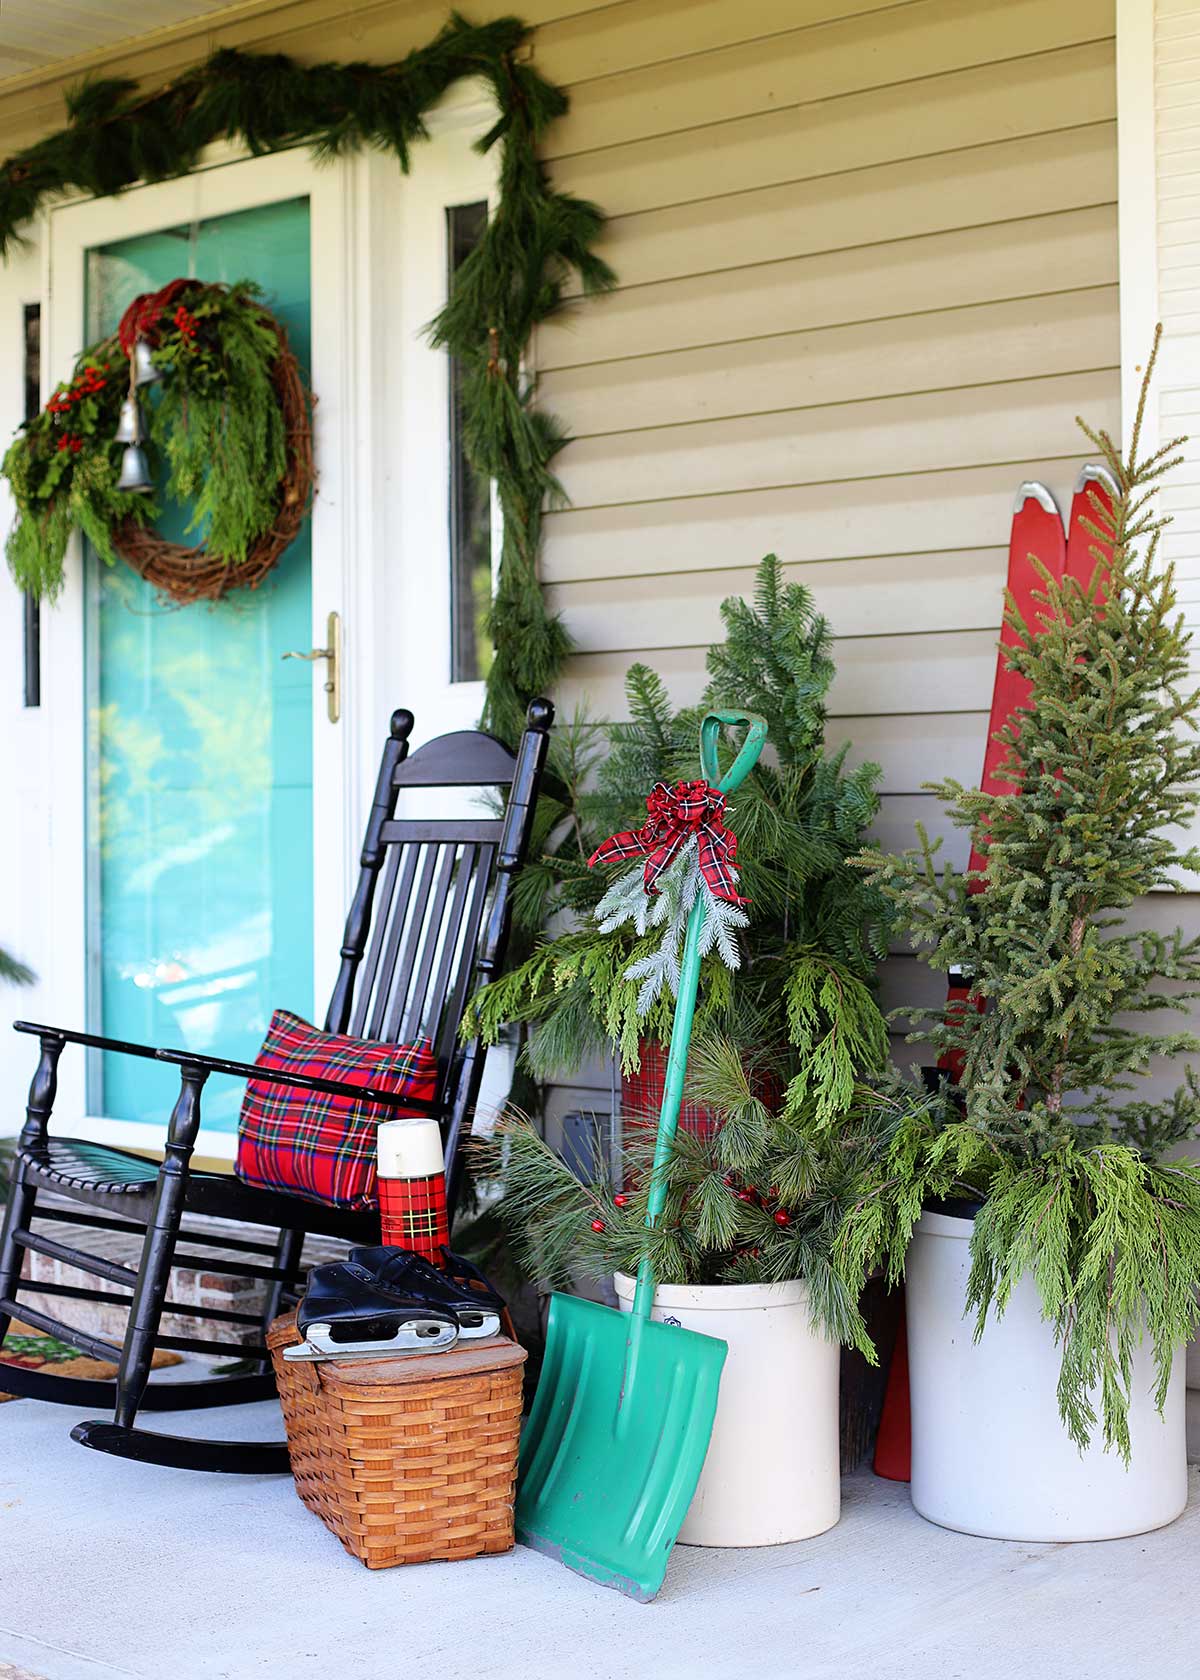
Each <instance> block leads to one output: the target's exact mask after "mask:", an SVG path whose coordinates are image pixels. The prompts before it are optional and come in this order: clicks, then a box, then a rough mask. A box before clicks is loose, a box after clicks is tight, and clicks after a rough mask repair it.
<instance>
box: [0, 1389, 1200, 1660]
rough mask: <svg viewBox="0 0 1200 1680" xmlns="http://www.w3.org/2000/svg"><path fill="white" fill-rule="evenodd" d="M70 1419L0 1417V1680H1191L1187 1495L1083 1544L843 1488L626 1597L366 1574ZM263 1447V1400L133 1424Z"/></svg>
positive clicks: (1197, 1488)
mask: <svg viewBox="0 0 1200 1680" xmlns="http://www.w3.org/2000/svg"><path fill="white" fill-rule="evenodd" d="M84 1415H86V1414H84V1413H76V1412H73V1411H70V1410H69V1409H67V1408H66V1407H58V1406H48V1405H42V1404H39V1403H37V1402H35V1401H32V1400H14V1401H10V1402H8V1403H6V1404H2V1405H0V1676H2V1677H4V1680H25V1677H27V1676H33V1677H38V1680H43V1677H44V1680H116V1677H121V1680H125V1677H128V1676H134V1677H136V1680H277V1677H278V1680H284V1677H287V1680H331V1677H336V1680H530V1677H532V1680H543V1677H545V1680H627V1677H628V1680H633V1677H634V1676H636V1677H638V1680H676V1677H679V1680H698V1677H704V1680H741V1677H742V1676H749V1675H757V1676H761V1677H764V1680H774V1677H777V1676H779V1677H783V1676H793V1675H795V1676H804V1680H833V1677H834V1676H837V1677H839V1680H858V1677H859V1676H862V1677H866V1676H876V1675H878V1676H882V1677H884V1680H908V1677H910V1676H911V1677H913V1680H918V1677H919V1680H955V1677H957V1676H963V1677H964V1680H966V1677H969V1680H1025V1677H1027V1676H1028V1677H1030V1680H1032V1677H1035V1676H1036V1677H1038V1680H1041V1677H1042V1676H1044V1675H1046V1674H1048V1673H1050V1674H1053V1673H1058V1674H1060V1675H1062V1676H1063V1677H1064V1680H1075V1677H1076V1676H1083V1675H1087V1676H1088V1677H1089V1680H1110V1677H1111V1680H1118V1677H1120V1680H1143V1677H1145V1680H1150V1677H1153V1680H1184V1677H1185V1676H1187V1677H1189V1680H1190V1677H1191V1676H1194V1675H1195V1674H1196V1671H1197V1656H1196V1651H1197V1639H1196V1632H1195V1622H1194V1617H1193V1615H1192V1611H1191V1606H1192V1604H1193V1602H1194V1582H1195V1578H1196V1560H1197V1557H1198V1556H1200V1481H1198V1480H1197V1472H1196V1471H1195V1470H1193V1471H1192V1478H1193V1482H1192V1498H1191V1503H1190V1505H1189V1507H1188V1510H1187V1512H1186V1513H1185V1514H1184V1516H1183V1517H1182V1518H1180V1520H1179V1521H1178V1522H1177V1523H1175V1524H1173V1525H1172V1526H1171V1527H1170V1528H1166V1529H1163V1530H1160V1531H1159V1532H1158V1533H1155V1534H1148V1535H1144V1536H1141V1537H1140V1538H1138V1539H1134V1540H1124V1541H1110V1542H1107V1543H1105V1544H1096V1545H1076V1546H1062V1545H1015V1544H1005V1543H1002V1542H998V1541H990V1540H975V1539H970V1538H968V1537H966V1536H963V1535H959V1534H952V1533H949V1532H947V1531H945V1530H943V1529H939V1528H935V1527H933V1526H932V1525H930V1524H929V1523H926V1522H924V1521H923V1520H922V1519H921V1518H920V1517H918V1516H917V1515H916V1514H915V1513H914V1512H913V1510H912V1508H911V1506H910V1505H909V1501H908V1492H907V1489H906V1488H904V1487H899V1486H896V1485H895V1484H891V1483H886V1482H881V1481H878V1480H876V1479H875V1478H874V1477H873V1476H871V1475H869V1474H859V1475H856V1476H853V1477H850V1478H848V1479H847V1481H846V1483H845V1485H844V1502H843V1516H842V1521H841V1523H840V1524H839V1525H838V1526H837V1527H836V1528H835V1529H833V1530H832V1531H831V1532H829V1533H828V1534H825V1535H822V1536H821V1537H820V1538H818V1539H816V1540H810V1541H805V1542H802V1543H800V1544H797V1545H791V1546H780V1547H771V1548H769V1549H764V1550H756V1551H708V1550H699V1549H695V1548H691V1547H680V1548H677V1549H676V1551H675V1553H674V1556H673V1559H672V1563H671V1568H670V1571H669V1573H668V1576H667V1582H666V1586H665V1587H664V1589H663V1592H662V1594H661V1595H660V1597H659V1599H658V1600H657V1602H656V1603H654V1604H652V1605H638V1604H632V1603H630V1602H629V1601H628V1600H626V1599H624V1598H622V1597H620V1596H619V1595H618V1594H616V1593H613V1592H609V1591H605V1590H603V1589H601V1588H598V1587H593V1586H592V1585H591V1584H590V1583H589V1582H587V1581H584V1580H582V1579H581V1578H580V1577H578V1576H576V1575H572V1574H570V1573H569V1572H568V1571H567V1570H565V1569H563V1568H561V1567H560V1566H558V1565H556V1564H554V1563H552V1562H550V1561H549V1560H548V1559H545V1558H542V1557H539V1556H537V1555H536V1554H534V1553H532V1552H528V1551H525V1550H524V1549H523V1548H518V1549H517V1550H516V1551H515V1552H512V1553H510V1554H509V1555H508V1556H506V1557H500V1558H489V1559H480V1560H477V1561H473V1562H468V1563H458V1564H426V1565H422V1566H417V1567H412V1568H406V1569H393V1570H388V1571H380V1572H373V1573H372V1572H368V1571H367V1570H365V1569H364V1568H363V1567H362V1566H361V1565H360V1564H359V1563H357V1562H356V1561H355V1560H354V1559H353V1558H351V1557H349V1556H348V1555H347V1554H346V1553H345V1552H343V1551H342V1549H341V1547H340V1545H339V1544H338V1543H337V1541H336V1540H335V1539H334V1538H333V1537H332V1535H330V1534H328V1533H327V1532H326V1530H325V1529H324V1528H323V1526H322V1525H321V1523H320V1522H319V1521H318V1520H317V1519H316V1518H315V1517H314V1516H312V1515H311V1514H310V1513H309V1512H308V1511H307V1510H306V1509H305V1508H304V1507H303V1506H302V1505H301V1504H300V1502H299V1500H298V1499H297V1498H296V1496H295V1493H294V1492H293V1489H292V1484H291V1481H290V1479H289V1478H283V1477H236V1476H202V1475H188V1474H185V1473H184V1472H181V1471H173V1470H160V1469H156V1468H153V1467H150V1466H139V1465H133V1464H127V1463H123V1462H121V1461H119V1460H116V1459H107V1458H104V1457H102V1456H101V1455H99V1454H97V1453H89V1452H87V1451H85V1450H84V1449H83V1448H82V1447H78V1446H76V1445H75V1444H74V1443H73V1442H71V1441H70V1440H69V1439H68V1431H69V1430H70V1428H71V1426H72V1425H73V1424H74V1423H75V1422H77V1421H78V1420H79V1418H80V1417H82V1416H84ZM149 1421H150V1422H151V1424H152V1426H153V1427H156V1428H163V1427H172V1428H175V1429H178V1431H179V1432H180V1433H185V1432H186V1433H192V1434H198V1433H202V1432H206V1433H210V1434H215V1435H221V1436H226V1437H233V1436H246V1437H250V1436H259V1437H267V1436H270V1435H275V1434H279V1433H282V1431H281V1426H280V1422H279V1416H278V1409H277V1407H275V1406H274V1405H273V1404H262V1405H256V1406H246V1407H240V1408H237V1409H236V1410H235V1409H233V1408H231V1409H229V1410H228V1411H225V1412H215V1413H214V1412H208V1413H199V1414H189V1413H183V1412H181V1413H176V1414H173V1415H168V1416H167V1417H164V1415H163V1414H158V1415H157V1418H155V1416H154V1415H151V1416H150V1418H149Z"/></svg>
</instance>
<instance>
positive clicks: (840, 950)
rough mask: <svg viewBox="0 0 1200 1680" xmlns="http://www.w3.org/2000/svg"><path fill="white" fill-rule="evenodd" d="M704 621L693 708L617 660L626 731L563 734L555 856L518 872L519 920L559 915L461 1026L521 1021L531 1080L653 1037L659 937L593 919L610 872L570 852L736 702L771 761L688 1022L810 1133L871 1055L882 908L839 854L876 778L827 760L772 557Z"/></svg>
mask: <svg viewBox="0 0 1200 1680" xmlns="http://www.w3.org/2000/svg"><path fill="white" fill-rule="evenodd" d="M721 615H722V621H723V623H724V627H725V637H724V640H723V641H721V642H719V643H717V644H715V645H714V646H713V647H711V648H710V649H709V652H708V671H709V677H710V681H709V685H708V688H707V690H706V692H705V694H704V695H703V696H702V698H701V701H700V704H699V705H698V706H697V707H692V708H687V709H685V710H682V711H677V710H676V708H675V707H674V706H673V705H672V703H671V701H670V698H669V696H668V695H667V692H666V689H665V688H664V686H663V684H662V681H661V679H660V678H659V677H658V676H657V675H656V674H655V673H654V672H653V671H651V670H649V669H648V668H647V667H646V666H645V665H634V666H633V667H631V669H630V671H629V673H628V676H627V679H626V693H627V696H628V700H629V709H630V713H631V721H630V722H629V723H622V724H616V725H613V726H611V728H610V729H609V730H607V731H600V730H599V728H598V726H596V725H594V724H589V723H588V722H587V721H586V720H585V719H580V718H577V719H576V720H575V722H574V723H573V724H572V725H569V726H568V727H567V729H565V730H564V731H563V735H564V748H565V756H566V759H567V760H568V762H569V765H570V768H569V772H568V774H567V777H566V783H567V785H568V787H569V788H570V789H571V797H570V799H569V802H564V803H561V804H559V805H558V806H556V807H555V809H554V810H553V811H552V812H549V813H548V814H547V819H546V820H547V824H548V825H549V826H548V827H547V829H546V830H544V833H545V835H546V840H547V842H548V843H549V845H550V846H551V847H553V849H552V850H546V851H544V852H543V856H542V858H541V860H540V861H536V860H535V861H534V862H532V863H531V864H530V865H529V866H528V867H527V868H526V870H525V871H523V872H522V879H521V881H520V882H519V883H518V898H517V906H518V911H519V914H520V915H521V917H522V918H523V920H524V922H525V925H526V926H527V927H531V928H539V927H541V928H544V927H545V926H546V924H547V921H548V920H550V919H551V918H553V917H554V916H555V915H556V914H557V913H558V912H566V913H567V914H568V915H569V916H570V918H571V919H572V922H573V923H574V924H575V925H573V926H571V927H570V928H568V930H567V931H565V932H563V931H559V932H558V933H557V936H554V935H547V934H543V936H542V939H541V942H540V943H539V945H538V946H537V948H536V949H535V950H534V951H533V953H532V954H531V955H530V956H529V957H528V958H527V959H526V961H525V962H523V963H521V964H519V965H518V966H517V967H515V968H514V969H513V970H512V972H510V973H509V974H507V975H505V976H503V977H502V978H501V979H500V980H498V981H495V982H493V984H492V985H490V986H487V987H484V988H483V989H482V990H481V991H480V992H479V993H478V994H477V995H476V997H475V999H474V1001H473V1003H472V1006H471V1009H470V1012H469V1020H468V1022H467V1023H466V1024H465V1026H464V1032H466V1033H473V1032H475V1031H479V1032H480V1033H481V1034H482V1035H483V1037H484V1039H485V1041H487V1042H491V1041H493V1040H494V1039H495V1038H496V1036H497V1035H498V1034H499V1032H500V1029H501V1028H502V1027H503V1026H504V1024H505V1023H506V1022H519V1023H526V1024H528V1025H529V1026H530V1027H531V1029H532V1030H531V1032H530V1033H529V1036H528V1039H527V1042H526V1046H525V1050H524V1058H525V1061H526V1064H527V1066H528V1069H529V1071H531V1072H532V1073H533V1075H534V1077H535V1078H537V1079H542V1080H545V1079H552V1078H555V1077H562V1076H564V1075H567V1074H569V1073H570V1072H572V1071H574V1069H576V1068H577V1067H578V1066H579V1065H580V1063H581V1062H582V1061H584V1060H585V1059H586V1058H587V1057H588V1056H589V1055H592V1054H596V1053H601V1054H602V1053H605V1052H607V1051H608V1050H610V1049H611V1048H614V1047H615V1049H616V1050H617V1052H618V1054H619V1056H620V1058H621V1062H622V1065H623V1067H624V1069H625V1070H626V1071H627V1072H628V1071H633V1070H635V1069H636V1068H637V1067H638V1065H639V1045H640V1042H641V1040H642V1039H643V1037H645V1038H650V1039H656V1040H658V1041H659V1042H660V1043H665V1042H666V1041H667V1039H668V1038H669V1035H670V1021H671V1013H672V1006H673V999H672V997H671V995H670V989H669V987H666V988H664V989H662V990H660V991H657V992H656V994H655V996H654V997H653V999H650V1000H643V999H642V998H641V996H640V994H641V990H642V978H641V974H640V972H639V965H641V964H643V963H645V962H646V961H647V960H648V959H653V958H654V957H655V955H656V953H658V951H659V949H660V946H661V938H662V936H661V932H660V931H659V930H658V929H655V928H647V929H646V930H645V931H644V932H639V930H638V926H637V924H636V923H634V922H626V923H624V924H623V925H621V926H619V927H617V928H615V929H614V930H613V931H611V932H605V931H603V930H602V929H601V928H600V927H599V926H597V925H596V923H595V921H594V913H595V910H596V907H597V904H598V902H599V901H600V900H601V898H602V897H603V896H604V895H605V893H606V892H607V891H608V889H609V887H610V884H611V882H612V880H613V879H614V874H615V873H618V872H621V871H622V870H623V867H624V866H622V865H620V864H617V865H615V866H612V867H610V868H609V869H608V870H603V869H596V870H591V869H589V868H588V866H587V859H588V858H589V857H590V856H591V854H592V852H593V851H594V850H595V848H596V846H597V845H598V844H599V842H600V841H601V840H602V839H604V838H605V837H606V836H608V835H609V834H612V833H614V832H615V831H617V830H619V829H626V828H633V827H638V826H640V823H641V822H642V821H643V820H644V818H645V803H644V801H645V795H646V792H647V790H648V789H649V788H650V787H651V786H652V785H653V784H654V783H655V782H658V781H662V782H665V783H667V785H668V786H672V785H674V784H675V783H676V782H679V781H683V780H686V779H687V778H688V777H689V776H690V775H693V774H694V772H695V754H696V737H697V733H698V730H699V725H700V719H701V717H702V716H703V713H704V711H705V709H706V708H708V707H710V706H715V707H718V708H720V707H725V706H730V705H736V706H740V707H744V708H745V709H746V710H747V711H749V712H753V713H756V714H757V715H759V716H761V717H764V718H765V719H766V720H767V723H768V726H769V729H770V741H771V747H772V749H773V758H774V762H771V763H768V762H766V761H764V760H760V761H759V763H758V765H757V766H756V768H755V769H754V771H752V772H751V774H750V776H749V777H748V778H747V780H746V781H745V782H744V783H743V784H742V786H741V787H740V788H739V790H738V793H737V795H736V798H735V800H734V801H733V802H732V804H731V807H730V816H731V823H732V826H733V827H734V828H735V830H736V832H737V835H738V843H739V844H738V869H739V873H740V877H741V879H740V882H739V891H740V892H743V893H744V894H745V895H746V897H748V898H749V900H750V905H749V918H750V921H749V926H748V927H747V928H746V929H744V930H733V929H730V930H729V931H730V936H731V937H736V938H737V940H738V942H739V946H740V953H741V965H740V967H739V969H738V973H737V977H736V982H735V980H734V977H733V976H732V975H731V972H730V969H729V967H728V966H727V965H726V963H725V962H724V961H722V960H721V958H720V954H719V952H717V951H715V950H714V951H713V952H712V953H711V954H710V955H709V957H708V958H707V959H706V960H705V963H704V967H703V969H702V979H701V988H700V996H699V1001H698V1004H697V1012H696V1028H695V1031H696V1035H697V1036H698V1037H702V1036H705V1035H708V1036H711V1035H713V1034H716V1033H719V1034H723V1035H725V1036H727V1037H728V1038H729V1039H731V1040H732V1041H734V1042H735V1043H737V1044H738V1045H739V1046H740V1047H741V1048H742V1052H743V1055H744V1056H745V1057H746V1058H748V1059H749V1061H750V1062H751V1063H756V1062H759V1061H762V1062H764V1063H767V1064H770V1065H772V1067H773V1069H774V1071H775V1073H776V1074H777V1075H779V1076H781V1078H782V1082H783V1083H787V1084H788V1102H789V1119H796V1118H798V1116H799V1114H800V1113H801V1112H807V1111H810V1110H811V1111H812V1112H813V1113H814V1114H815V1116H816V1118H817V1119H818V1121H819V1123H820V1124H822V1125H824V1124H828V1123H830V1122H831V1121H832V1120H833V1119H834V1118H835V1117H836V1116H837V1115H838V1113H839V1112H840V1111H841V1110H842V1109H843V1108H844V1107H845V1105H846V1103H847V1102H848V1101H849V1100H850V1097H851V1094H852V1092H853V1089H854V1085H855V1081H856V1079H857V1078H858V1077H859V1076H861V1075H862V1074H863V1073H864V1072H866V1071H868V1070H873V1069H876V1068H878V1067H879V1066H880V1065H881V1064H882V1063H883V1061H884V1060H885V1059H886V1053H887V1033H886V1028H885V1026H884V1022H883V1019H882V1016H881V1015H880V1013H879V1008H878V1005H877V1003H876V1001H875V995H874V981H875V971H876V968H877V965H878V963H879V961H880V960H881V958H882V956H883V954H884V952H885V950H886V944H887V926H888V918H889V910H888V906H887V901H886V900H885V898H884V897H883V895H882V894H881V893H880V892H879V891H878V889H877V888H875V887H874V886H872V885H870V884H869V883H867V882H866V881H865V880H864V879H863V876H862V874H861V872H860V871H859V870H857V869H855V868H853V867H852V866H851V864H850V862H849V859H850V858H851V856H852V855H853V854H854V853H856V852H857V851H858V850H859V849H860V848H861V846H862V844H863V839H864V836H865V834H866V832H867V830H868V828H869V825H870V824H871V822H872V821H873V820H874V817H875V814H876V811H877V809H878V798H877V795H876V793H875V783H876V781H877V779H878V776H879V770H878V766H876V765H873V764H865V765H861V766H859V767H858V768H856V769H853V770H850V769H847V767H846V750H845V749H844V748H843V749H841V750H840V751H837V752H834V753H832V754H826V752H825V748H824V728H825V717H826V713H825V696H826V694H827V691H828V689H829V685H830V683H831V681H832V679H833V674H834V665H833V659H832V653H831V644H832V635H831V632H830V629H829V625H828V623H827V622H826V620H825V619H824V618H822V617H821V616H820V614H818V613H817V612H816V611H815V609H814V607H813V603H812V598H811V596H810V594H809V592H808V590H807V589H805V588H804V587H803V586H802V585H800V584H785V583H784V581H783V578H782V572H781V568H780V565H779V562H778V560H777V559H776V558H775V556H774V555H768V556H767V558H766V559H765V560H764V561H763V562H762V563H761V565H760V567H759V571H758V579H757V586H756V594H755V601H754V604H753V605H751V604H749V603H748V602H746V601H743V600H741V599H740V598H739V597H731V598H730V599H729V600H727V601H726V602H725V603H724V605H723V607H722V609H721ZM601 737H603V739H604V750H603V751H600V750H598V741H599V740H600V738H601ZM593 783H594V785H593ZM526 877H528V879H526ZM631 970H632V975H631ZM646 1001H648V1008H645V1007H644V1006H643V1005H644V1002H646ZM789 1081H790V1083H789Z"/></svg>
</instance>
